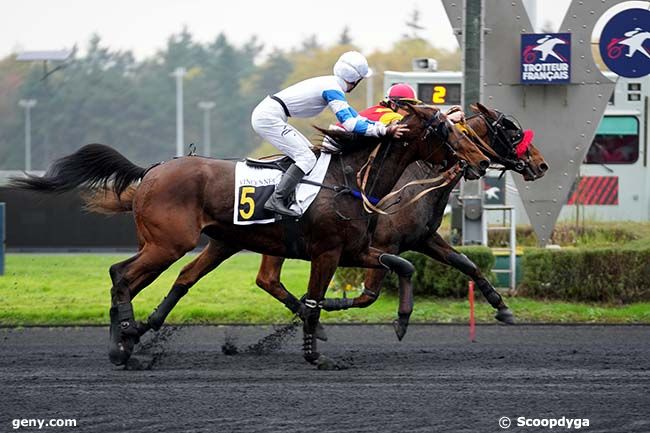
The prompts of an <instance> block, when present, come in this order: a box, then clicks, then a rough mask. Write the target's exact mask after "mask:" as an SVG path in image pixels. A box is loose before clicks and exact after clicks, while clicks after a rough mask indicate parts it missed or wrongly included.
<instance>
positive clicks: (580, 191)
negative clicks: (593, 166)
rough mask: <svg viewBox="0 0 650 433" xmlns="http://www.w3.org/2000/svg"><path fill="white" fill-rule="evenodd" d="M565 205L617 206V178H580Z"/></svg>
mask: <svg viewBox="0 0 650 433" xmlns="http://www.w3.org/2000/svg"><path fill="white" fill-rule="evenodd" d="M576 185H577V186H576ZM567 204H581V205H618V176H584V177H581V178H580V180H579V182H576V183H575V184H574V186H573V191H571V194H570V195H569V201H568V202H567Z"/></svg>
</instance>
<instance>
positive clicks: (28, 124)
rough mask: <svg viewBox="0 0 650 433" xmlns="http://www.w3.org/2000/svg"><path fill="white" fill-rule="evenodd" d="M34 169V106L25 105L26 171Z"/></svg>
mask: <svg viewBox="0 0 650 433" xmlns="http://www.w3.org/2000/svg"><path fill="white" fill-rule="evenodd" d="M31 170H32V108H31V107H30V106H27V107H25V171H31Z"/></svg>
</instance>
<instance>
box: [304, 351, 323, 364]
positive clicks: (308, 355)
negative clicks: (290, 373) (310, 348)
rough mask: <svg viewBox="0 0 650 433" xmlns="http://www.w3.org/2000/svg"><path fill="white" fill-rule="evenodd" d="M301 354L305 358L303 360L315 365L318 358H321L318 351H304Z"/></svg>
mask: <svg viewBox="0 0 650 433" xmlns="http://www.w3.org/2000/svg"><path fill="white" fill-rule="evenodd" d="M302 356H303V358H305V361H307V362H308V363H310V364H312V365H317V364H318V360H319V359H320V358H321V355H320V353H318V352H305V353H303V355H302Z"/></svg>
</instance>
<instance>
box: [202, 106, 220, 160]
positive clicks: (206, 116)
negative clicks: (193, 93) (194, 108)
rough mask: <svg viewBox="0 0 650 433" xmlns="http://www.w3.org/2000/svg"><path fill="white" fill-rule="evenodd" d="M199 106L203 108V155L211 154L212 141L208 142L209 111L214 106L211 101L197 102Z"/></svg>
mask: <svg viewBox="0 0 650 433" xmlns="http://www.w3.org/2000/svg"><path fill="white" fill-rule="evenodd" d="M198 105H199V108H200V109H201V110H203V146H204V152H205V156H210V155H211V154H212V143H211V142H210V111H211V110H212V109H213V108H214V107H215V106H216V104H215V103H214V102H212V101H201V102H199V104H198Z"/></svg>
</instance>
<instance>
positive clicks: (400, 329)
mask: <svg viewBox="0 0 650 433" xmlns="http://www.w3.org/2000/svg"><path fill="white" fill-rule="evenodd" d="M407 328H408V322H406V323H405V322H404V321H402V320H399V319H397V320H394V321H393V329H394V330H395V334H396V335H397V339H398V340H399V341H402V338H404V336H405V335H406V329H407Z"/></svg>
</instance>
